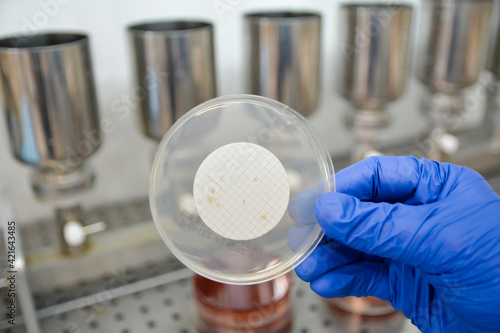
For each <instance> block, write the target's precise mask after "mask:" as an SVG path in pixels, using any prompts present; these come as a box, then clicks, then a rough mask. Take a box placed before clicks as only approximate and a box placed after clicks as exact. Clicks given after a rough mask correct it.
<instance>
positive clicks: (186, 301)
mask: <svg viewBox="0 0 500 333" xmlns="http://www.w3.org/2000/svg"><path fill="white" fill-rule="evenodd" d="M293 288H294V290H293V305H294V328H293V332H294V333H337V332H343V331H342V330H341V329H340V328H339V327H338V324H337V323H336V321H335V320H334V319H333V317H332V316H331V315H330V313H329V311H328V309H327V307H326V305H325V304H324V302H323V301H322V299H321V298H320V297H318V296H316V295H315V294H313V293H312V292H311V291H310V290H309V288H308V286H307V285H306V284H305V283H302V282H299V281H298V280H297V283H295V284H294V287H293ZM102 297H103V300H102V301H101V302H98V303H96V304H93V305H90V306H85V303H84V302H82V306H81V307H79V308H78V309H76V310H73V311H69V312H65V313H62V314H59V315H56V316H52V317H48V318H45V319H42V320H41V326H42V331H43V332H47V333H76V332H89V333H92V332H107V333H112V332H116V333H143V332H151V333H154V332H162V333H165V332H168V333H188V332H192V333H194V332H196V330H195V322H196V318H195V309H194V308H193V302H192V300H191V279H190V278H185V279H180V280H178V281H175V282H173V283H170V284H166V285H160V286H157V287H154V288H151V289H148V290H145V291H142V292H136V293H133V294H131V295H127V296H123V297H117V298H115V299H106V298H105V296H104V295H103V296H102ZM4 332H5V333H18V332H25V330H24V327H21V326H19V327H16V328H15V329H12V330H5V331H4ZM401 332H402V333H412V332H418V330H417V329H416V328H415V327H414V326H413V325H411V324H410V323H409V321H407V320H406V322H405V324H404V327H403V329H402V330H401ZM270 333H271V332H270ZM359 333H370V330H366V329H365V330H363V331H362V332H359Z"/></svg>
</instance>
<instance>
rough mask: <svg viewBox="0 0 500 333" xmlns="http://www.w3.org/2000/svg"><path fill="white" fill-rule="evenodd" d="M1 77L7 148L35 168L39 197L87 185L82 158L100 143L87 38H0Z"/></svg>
mask: <svg viewBox="0 0 500 333" xmlns="http://www.w3.org/2000/svg"><path fill="white" fill-rule="evenodd" d="M0 81H1V85H2V88H1V89H2V90H1V96H2V102H3V105H2V107H3V110H4V112H5V116H6V122H7V127H8V131H9V137H10V143H11V150H12V152H13V154H14V156H15V157H16V158H17V159H18V160H19V161H21V162H23V163H26V164H29V165H32V166H34V167H35V168H36V170H35V173H34V176H33V179H32V185H33V189H34V191H35V194H36V195H37V196H38V197H40V198H41V199H53V198H56V197H61V196H65V195H67V194H71V193H74V192H79V191H81V190H82V189H84V188H88V187H89V186H90V185H91V184H92V181H93V174H92V173H91V172H90V171H89V170H86V169H85V168H84V167H83V163H84V160H85V159H86V158H87V157H89V156H90V155H92V154H93V153H94V152H95V151H96V150H97V149H98V148H99V147H100V145H101V131H100V128H99V115H98V111H97V100H96V92H95V87H94V79H93V74H92V63H91V59H90V51H89V38H88V37H87V36H85V35H80V34H66V33H58V34H40V35H32V36H20V37H12V38H5V39H1V40H0Z"/></svg>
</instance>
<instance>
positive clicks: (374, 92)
mask: <svg viewBox="0 0 500 333" xmlns="http://www.w3.org/2000/svg"><path fill="white" fill-rule="evenodd" d="M412 12H413V10H412V7H411V6H408V5H383V4H349V5H344V6H342V7H341V9H340V15H341V18H342V23H341V28H340V31H342V32H343V34H342V36H341V40H340V44H339V45H340V57H341V59H340V64H339V69H340V71H341V74H340V78H339V82H338V90H339V92H340V93H341V95H342V96H343V97H344V98H346V99H347V100H348V101H349V102H350V103H351V105H352V106H353V107H354V109H355V115H354V116H353V117H352V119H351V124H350V125H352V127H353V129H352V130H353V132H354V136H355V140H356V144H355V147H354V149H353V153H352V160H353V162H355V161H358V160H360V159H363V158H365V157H367V156H370V155H377V154H379V152H378V151H377V150H376V146H377V143H378V140H379V139H378V138H379V136H380V135H381V132H382V131H383V130H384V129H385V128H386V127H387V126H388V124H389V118H388V116H387V114H386V113H385V110H384V108H385V106H386V105H387V103H389V102H392V101H394V100H395V99H397V98H398V97H400V96H401V95H402V94H403V92H404V90H405V87H406V81H407V73H408V53H409V46H410V31H411V25H412Z"/></svg>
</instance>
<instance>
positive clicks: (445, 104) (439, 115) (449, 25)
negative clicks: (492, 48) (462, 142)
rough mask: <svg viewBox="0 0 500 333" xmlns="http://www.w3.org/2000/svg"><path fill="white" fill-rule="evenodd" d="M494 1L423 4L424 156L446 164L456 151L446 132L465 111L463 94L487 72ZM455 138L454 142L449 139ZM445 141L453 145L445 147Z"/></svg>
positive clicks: (431, 1) (452, 0) (433, 0)
mask: <svg viewBox="0 0 500 333" xmlns="http://www.w3.org/2000/svg"><path fill="white" fill-rule="evenodd" d="M492 11H493V1H492V0H424V1H423V3H422V18H423V19H422V22H421V26H422V27H423V29H424V30H423V31H422V32H421V41H420V43H419V44H420V45H419V48H418V50H419V55H418V60H419V61H418V68H417V78H418V79H419V80H420V81H421V82H422V83H423V84H424V86H425V87H426V88H427V90H428V91H427V93H428V94H430V95H431V97H430V98H429V97H428V96H426V97H424V98H423V102H422V111H423V112H424V114H425V115H426V116H427V117H428V118H429V121H430V129H429V138H428V139H427V141H428V142H429V152H428V157H430V158H432V159H436V160H448V159H449V157H450V156H451V155H452V154H454V153H455V152H456V151H457V150H458V148H459V144H458V139H457V138H454V136H453V135H452V134H450V131H452V130H453V129H454V128H455V127H457V128H458V126H459V124H460V123H461V121H460V117H461V114H462V112H463V110H464V101H463V96H462V94H463V89H465V88H467V87H469V86H471V85H473V84H475V83H476V82H477V81H478V79H479V76H480V75H481V73H482V72H483V71H484V69H485V64H486V58H487V54H488V41H489V36H490V22H491V13H492ZM452 139H453V140H452ZM448 141H456V142H457V143H456V144H453V145H451V147H453V149H449V148H447V147H448V146H449V145H448V144H447V143H446V142H448Z"/></svg>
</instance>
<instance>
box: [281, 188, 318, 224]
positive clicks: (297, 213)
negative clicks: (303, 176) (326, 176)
mask: <svg viewBox="0 0 500 333" xmlns="http://www.w3.org/2000/svg"><path fill="white" fill-rule="evenodd" d="M323 187H324V182H319V183H318V185H316V186H315V187H311V188H308V189H306V190H304V191H302V192H300V193H298V194H297V195H295V196H294V197H293V198H292V199H291V200H290V204H289V205H288V214H289V215H290V218H291V219H292V220H293V221H294V222H295V223H298V224H316V223H317V222H318V220H317V219H316V216H315V215H314V206H315V204H316V200H317V199H318V198H319V196H320V195H321V194H322V193H324V189H323Z"/></svg>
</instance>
